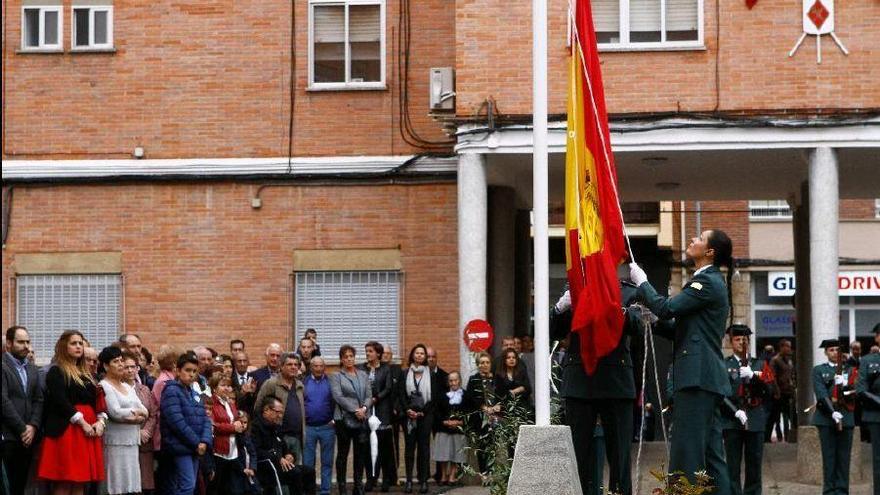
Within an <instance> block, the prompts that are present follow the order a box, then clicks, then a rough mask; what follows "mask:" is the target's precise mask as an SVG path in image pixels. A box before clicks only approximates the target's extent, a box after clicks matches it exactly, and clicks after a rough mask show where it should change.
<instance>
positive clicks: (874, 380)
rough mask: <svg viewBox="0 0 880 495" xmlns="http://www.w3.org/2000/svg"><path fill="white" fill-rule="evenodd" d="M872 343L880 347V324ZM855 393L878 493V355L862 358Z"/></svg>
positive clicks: (879, 469)
mask: <svg viewBox="0 0 880 495" xmlns="http://www.w3.org/2000/svg"><path fill="white" fill-rule="evenodd" d="M874 342H875V343H876V344H877V345H880V323H878V324H876V325H874ZM856 391H857V392H858V394H859V398H861V400H862V428H867V429H868V431H869V432H870V437H871V459H872V462H873V465H874V493H880V354H867V355H864V356H862V359H861V361H860V362H859V377H858V379H857V380H856Z"/></svg>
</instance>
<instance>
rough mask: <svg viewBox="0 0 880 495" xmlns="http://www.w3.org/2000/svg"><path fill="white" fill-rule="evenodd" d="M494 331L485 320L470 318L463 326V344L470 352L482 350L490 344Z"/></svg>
mask: <svg viewBox="0 0 880 495" xmlns="http://www.w3.org/2000/svg"><path fill="white" fill-rule="evenodd" d="M494 338H495V331H494V330H492V325H490V324H489V322H488V321H486V320H471V321H469V322H468V324H467V325H465V327H464V345H466V346H467V348H468V349H470V350H471V352H482V351H485V350H486V349H488V348H489V347H491V346H492V339H494Z"/></svg>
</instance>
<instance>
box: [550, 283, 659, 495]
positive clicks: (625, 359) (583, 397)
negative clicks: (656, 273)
mask: <svg viewBox="0 0 880 495" xmlns="http://www.w3.org/2000/svg"><path fill="white" fill-rule="evenodd" d="M635 300H636V288H635V286H633V285H632V284H628V283H625V282H621V302H622V305H623V308H624V311H625V312H626V314H625V317H624V326H623V331H622V332H621V334H620V341H619V342H618V344H617V347H615V348H614V350H613V351H611V353H610V354H608V355H607V356H605V357H603V358H602V359H601V360H599V365H598V366H597V367H596V371H595V372H594V373H593V375H592V376H590V375H587V373H586V371H585V370H584V365H583V361H582V360H581V346H580V335H579V334H577V333H570V332H571V317H572V311H571V298H570V295H569V292H568V291H566V292H565V293H564V294H563V296H562V297H561V298H560V299H559V302H557V303H556V305H555V306H554V307H553V308H552V309H551V310H550V338H551V339H552V340H562V339H564V338H565V337H566V336H567V335H568V336H569V339H570V340H569V346H568V352H566V354H565V357H564V358H563V361H562V364H561V366H562V386H561V388H560V390H559V395H560V396H561V397H562V398H563V399H564V400H565V419H566V423H567V424H568V425H569V426H570V427H571V434H572V440H573V441H574V449H575V457H576V458H577V461H578V475H579V477H580V480H581V489H582V490H583V491H584V493H598V491H599V487H600V486H601V485H602V480H601V479H594V478H595V475H594V474H593V469H592V466H595V465H596V464H597V463H599V465H600V466H601V460H600V459H598V456H597V450H601V449H597V444H596V442H594V441H593V433H594V431H595V429H596V419H597V418H601V420H602V429H603V432H604V438H605V452H606V456H607V458H608V465H609V478H610V480H609V483H608V487H607V488H608V489H609V490H610V491H612V492H614V493H620V494H623V495H629V494H630V493H632V482H631V481H630V478H631V476H630V442H631V441H632V437H633V403H634V402H635V398H636V384H635V375H634V374H633V362H632V357H631V355H630V338H631V337H633V336H639V335H642V334H643V333H644V330H643V328H644V327H643V324H642V321H641V310H640V309H638V308H637V307H629V306H630V304H632V303H634V302H635ZM601 472H602V470H601V468H600V469H599V470H598V473H601ZM599 476H601V474H600V475H599Z"/></svg>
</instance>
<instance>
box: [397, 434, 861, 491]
mask: <svg viewBox="0 0 880 495" xmlns="http://www.w3.org/2000/svg"><path fill="white" fill-rule="evenodd" d="M859 445H860V446H861V447H862V448H863V450H862V460H863V461H862V479H863V480H864V481H861V482H858V483H853V484H852V485H851V486H850V492H849V493H850V495H869V494H871V493H872V490H871V483H870V479H871V470H870V469H871V468H870V455H871V454H870V449H869V445H868V444H859ZM662 452H663V449H662V445H660V444H653V445H647V446H646V448H644V449H643V453H642V469H641V471H642V475H643V476H646V477H647V478H643V483H645V484H644V485H643V486H642V489H641V493H642V495H649V494H650V493H651V490H652V489H653V488H655V487H656V484H655V483H653V478H651V477H650V474H649V473H648V470H649V469H650V468H656V467H659V466H660V465H661V463H662V458H663V453H662ZM816 455H819V453H818V452H817V453H816ZM633 462H635V456H633ZM797 471H798V470H797V446H796V445H795V444H773V445H767V448H766V449H765V455H764V471H763V477H764V495H818V494H819V493H821V491H822V487H821V486H816V485H806V484H803V483H798V481H797ZM430 489H431V490H430V491H431V494H433V495H436V494H449V495H487V494H488V493H489V490H488V489H487V488H483V487H479V486H464V487H459V488H453V489H449V488H444V487H437V486H434V485H433V484H432V485H430ZM397 490H399V489H395V491H397Z"/></svg>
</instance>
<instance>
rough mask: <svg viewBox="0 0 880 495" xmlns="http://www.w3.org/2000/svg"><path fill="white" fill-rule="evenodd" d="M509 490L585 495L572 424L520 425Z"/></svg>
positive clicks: (527, 494)
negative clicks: (573, 439)
mask: <svg viewBox="0 0 880 495" xmlns="http://www.w3.org/2000/svg"><path fill="white" fill-rule="evenodd" d="M507 493H508V495H535V494H541V493H552V494H553V495H581V493H582V491H581V482H580V479H579V478H578V470H577V460H576V459H575V456H574V444H572V442H571V430H570V429H569V427H567V426H533V425H527V426H522V427H520V430H519V438H518V439H517V442H516V453H515V454H514V457H513V466H512V467H511V472H510V480H509V481H508V482H507Z"/></svg>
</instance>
